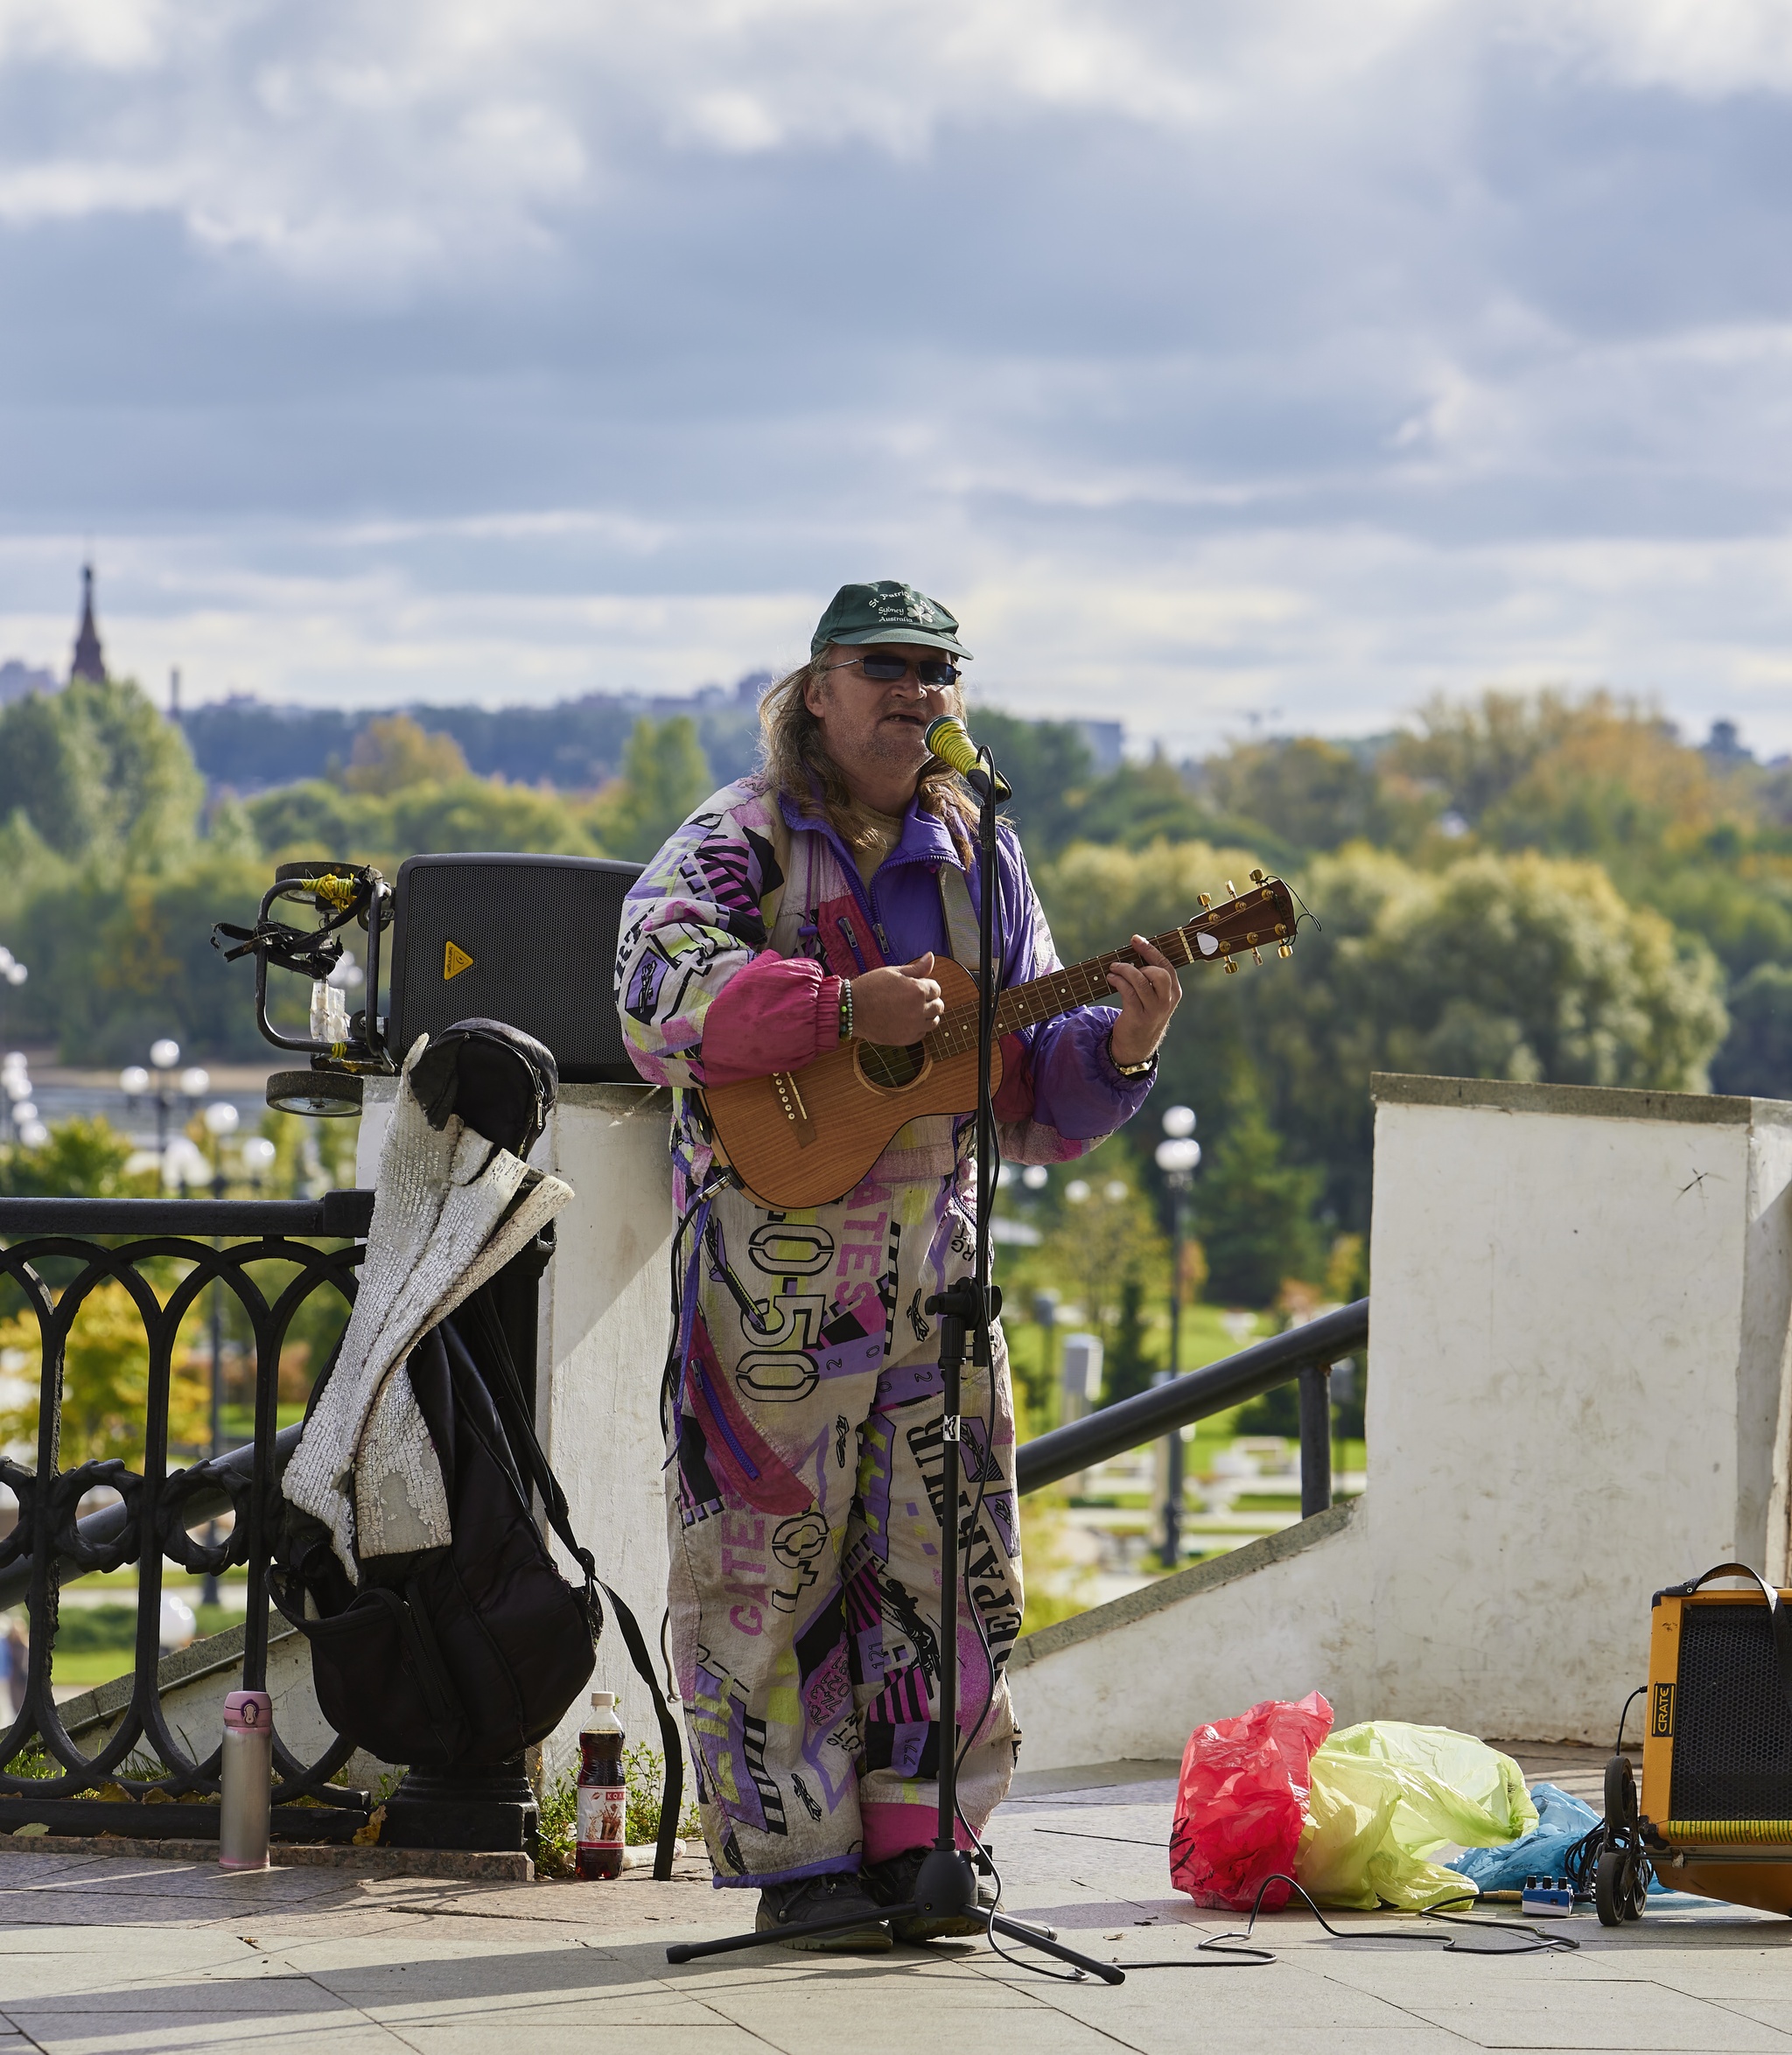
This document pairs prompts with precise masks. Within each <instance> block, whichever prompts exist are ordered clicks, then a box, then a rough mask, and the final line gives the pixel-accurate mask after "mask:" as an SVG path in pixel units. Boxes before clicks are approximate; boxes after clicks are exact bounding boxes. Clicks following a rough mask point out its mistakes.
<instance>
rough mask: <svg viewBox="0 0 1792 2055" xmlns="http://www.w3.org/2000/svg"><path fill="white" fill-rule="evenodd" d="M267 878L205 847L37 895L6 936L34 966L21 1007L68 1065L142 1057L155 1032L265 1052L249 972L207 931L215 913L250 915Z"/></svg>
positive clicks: (216, 1047) (200, 1052) (228, 1050)
mask: <svg viewBox="0 0 1792 2055" xmlns="http://www.w3.org/2000/svg"><path fill="white" fill-rule="evenodd" d="M267 883H268V878H267V868H266V865H265V864H264V863H259V862H256V863H244V862H242V861H241V860H236V861H233V860H231V859H229V858H213V857H210V856H206V857H204V858H202V859H201V860H200V861H197V862H194V863H190V864H189V865H187V866H186V868H184V869H182V870H178V871H175V872H172V873H170V874H166V875H157V874H154V873H144V874H136V873H133V874H132V875H130V876H129V877H127V878H125V879H124V880H123V882H122V883H114V882H113V881H112V880H111V879H110V878H109V877H105V876H103V875H95V874H94V873H93V872H91V871H85V872H83V873H82V874H81V876H80V877H77V878H75V879H74V880H73V881H72V882H70V883H67V884H62V885H59V886H56V887H53V888H52V889H49V890H47V891H41V892H39V893H38V895H37V897H36V898H33V899H32V900H31V902H30V904H29V905H27V907H26V908H25V915H24V919H22V920H21V921H20V922H19V923H18V928H19V935H20V939H19V940H17V941H15V943H14V944H13V947H15V949H16V950H17V953H18V954H19V955H20V956H22V957H23V958H24V960H25V961H26V962H27V963H28V964H29V965H30V966H31V982H29V983H28V984H26V985H25V986H24V987H23V988H21V989H20V992H19V994H18V998H19V999H20V1000H21V1001H22V1002H23V1004H22V1006H21V1007H20V1008H19V1012H20V1014H21V1016H22V1017H25V1018H27V1019H29V1020H30V1021H31V1024H33V1025H34V1026H35V1027H36V1028H37V1030H38V1032H40V1033H43V1034H45V1035H50V1036H53V1037H54V1038H55V1039H56V1041H57V1043H58V1045H59V1047H60V1049H61V1052H62V1054H63V1056H64V1058H65V1059H66V1060H68V1061H71V1062H88V1063H107V1064H112V1063H127V1062H130V1063H140V1062H141V1061H142V1060H143V1056H144V1051H145V1050H146V1049H147V1048H148V1047H149V1045H150V1044H151V1042H152V1041H154V1040H155V1039H156V1038H157V1037H158V1036H161V1035H172V1036H173V1037H174V1038H175V1039H176V1040H177V1041H178V1042H179V1044H180V1045H181V1046H182V1048H183V1049H185V1050H186V1051H187V1052H189V1053H190V1054H192V1055H194V1056H222V1055H237V1056H242V1057H252V1056H255V1055H259V1054H261V1053H262V1052H263V1051H264V1050H265V1049H266V1046H267V1045H266V1044H265V1043H264V1042H262V1039H261V1038H260V1037H259V1035H258V1034H257V1033H256V1031H255V999H254V993H255V981H254V977H253V975H251V974H250V973H249V970H248V966H247V964H245V963H241V962H239V963H234V964H229V963H226V962H225V961H224V959H223V957H222V956H221V954H219V953H218V951H216V950H215V949H214V948H213V947H212V946H211V934H212V925H213V923H214V921H218V920H228V921H235V922H236V923H238V924H240V925H244V926H246V925H248V924H249V923H250V922H252V921H253V920H254V919H255V913H256V911H257V909H258V908H259V906H260V904H261V898H262V892H263V891H265V890H266V887H267Z"/></svg>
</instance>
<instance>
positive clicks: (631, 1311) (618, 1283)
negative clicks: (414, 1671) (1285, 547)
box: [355, 1079, 674, 1768]
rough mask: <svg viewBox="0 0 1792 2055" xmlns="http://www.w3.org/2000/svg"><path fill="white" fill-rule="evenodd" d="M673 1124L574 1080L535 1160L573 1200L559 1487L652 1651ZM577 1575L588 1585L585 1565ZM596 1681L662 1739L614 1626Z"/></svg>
mask: <svg viewBox="0 0 1792 2055" xmlns="http://www.w3.org/2000/svg"><path fill="white" fill-rule="evenodd" d="M394 1091H395V1086H394V1084H393V1083H392V1081H391V1080H383V1079H381V1080H369V1081H368V1090H367V1108H366V1111H365V1113H364V1115H363V1116H362V1120H361V1131H360V1144H359V1154H358V1157H357V1160H356V1165H355V1176H356V1182H357V1183H359V1184H360V1185H372V1183H373V1182H374V1176H375V1173H376V1171H377V1170H378V1167H379V1152H380V1143H381V1140H382V1138H383V1136H384V1134H385V1129H386V1123H387V1121H388V1119H389V1118H390V1107H391V1101H392V1096H393V1094H394ZM670 1123H671V1098H670V1094H668V1093H665V1092H660V1091H655V1090H652V1089H650V1088H649V1087H647V1086H645V1085H563V1086H562V1087H561V1089H560V1101H559V1104H558V1106H557V1107H556V1109H555V1111H554V1113H553V1114H552V1115H551V1116H550V1117H549V1124H548V1131H547V1133H546V1134H545V1135H544V1136H542V1140H541V1142H540V1143H538V1144H537V1145H536V1148H535V1151H534V1153H533V1155H532V1157H531V1158H530V1160H531V1162H533V1163H535V1164H539V1165H540V1166H541V1167H542V1169H544V1170H551V1171H554V1172H555V1174H556V1176H559V1177H562V1178H565V1180H566V1182H567V1183H568V1184H569V1185H571V1186H572V1189H573V1191H574V1192H575V1194H576V1195H577V1196H576V1197H575V1198H574V1199H573V1202H572V1204H571V1205H570V1206H568V1207H567V1208H566V1210H565V1211H564V1212H563V1213H562V1214H561V1215H560V1217H559V1219H558V1220H557V1222H556V1234H557V1237H558V1250H557V1253H556V1255H555V1257H554V1260H553V1262H551V1263H550V1264H549V1267H548V1269H547V1271H546V1274H545V1275H544V1276H543V1277H542V1317H541V1330H540V1347H539V1352H538V1354H537V1357H536V1367H535V1422H536V1430H537V1432H538V1433H539V1434H540V1436H541V1439H542V1448H543V1449H544V1450H546V1451H547V1455H548V1459H549V1462H550V1463H551V1464H553V1465H554V1469H555V1471H556V1474H557V1476H558V1477H559V1478H560V1482H561V1484H562V1485H563V1487H564V1490H565V1492H566V1496H567V1499H568V1502H569V1505H570V1511H571V1515H572V1528H573V1532H574V1533H575V1534H577V1536H578V1538H579V1540H580V1541H582V1542H583V1543H584V1546H585V1547H586V1548H589V1549H590V1550H591V1554H592V1555H594V1556H595V1557H596V1559H597V1564H598V1575H599V1576H601V1577H602V1578H603V1580H604V1581H605V1583H608V1584H610V1585H613V1587H614V1588H615V1590H617V1592H618V1593H619V1594H620V1596H621V1597H623V1598H624V1599H626V1600H627V1604H628V1605H629V1607H630V1609H631V1610H632V1611H633V1612H634V1615H635V1618H637V1619H638V1620H639V1621H640V1622H641V1632H642V1633H643V1634H644V1635H645V1636H646V1638H647V1641H648V1647H649V1650H650V1651H651V1652H652V1653H653V1654H654V1656H655V1660H656V1661H657V1660H658V1653H659V1647H660V1619H661V1615H662V1612H663V1611H664V1610H665V1604H666V1527H665V1513H664V1505H665V1500H664V1495H663V1486H662V1475H661V1464H662V1462H663V1460H664V1454H665V1451H664V1448H663V1445H662V1440H661V1436H660V1429H659V1422H658V1417H657V1413H658V1404H659V1390H660V1373H661V1369H662V1365H663V1363H664V1360H665V1355H666V1350H667V1347H668V1346H669V1342H670V1339H671V1337H670V1333H669V1326H668V1318H669V1316H668V1291H669V1262H670V1257H671V1241H672V1229H673V1225H674V1223H673V1217H672V1181H671V1170H670V1164H669V1157H668V1155H667V1137H668V1134H669V1128H670ZM552 1545H553V1547H554V1548H555V1553H556V1555H563V1551H562V1550H561V1549H560V1548H559V1545H558V1543H557V1542H556V1543H553V1544H552ZM562 1567H563V1569H570V1566H569V1565H567V1564H566V1563H564V1562H563V1563H562ZM570 1575H571V1576H572V1577H573V1580H574V1581H575V1582H577V1581H578V1573H577V1570H576V1569H570ZM661 1683H662V1688H664V1683H665V1675H664V1672H663V1670H662V1672H661ZM591 1687H592V1688H593V1689H597V1688H601V1689H604V1690H613V1691H615V1692H616V1693H617V1694H618V1695H619V1696H620V1701H621V1703H620V1713H621V1717H622V1723H623V1726H624V1728H625V1729H626V1730H627V1733H628V1736H629V1738H630V1739H631V1741H635V1740H640V1741H646V1742H649V1743H651V1744H652V1745H653V1746H654V1747H655V1748H657V1747H658V1746H659V1727H658V1724H657V1723H656V1722H655V1718H654V1712H653V1702H652V1701H651V1699H650V1698H649V1697H648V1693H647V1690H646V1688H645V1687H644V1686H643V1685H642V1684H641V1681H640V1680H639V1679H638V1678H637V1677H636V1675H635V1673H634V1665H633V1664H632V1663H631V1662H630V1661H629V1660H628V1653H627V1650H626V1649H625V1648H624V1646H623V1644H622V1637H621V1634H620V1632H617V1631H616V1630H615V1629H614V1628H613V1627H610V1628H606V1632H605V1635H604V1638H603V1641H602V1644H601V1646H600V1647H599V1649H598V1667H597V1670H596V1672H595V1674H593V1676H592V1678H591ZM588 1710H589V1707H588V1703H587V1702H586V1701H585V1700H584V1698H581V1699H580V1701H579V1702H578V1703H577V1704H576V1705H574V1706H573V1707H572V1708H571V1709H570V1711H569V1712H568V1714H567V1716H566V1718H565V1719H564V1720H563V1722H562V1723H561V1725H560V1727H559V1729H558V1730H557V1731H556V1734H555V1735H554V1736H553V1737H551V1738H550V1739H549V1742H548V1743H547V1744H545V1747H546V1753H547V1756H548V1759H549V1763H550V1765H553V1766H554V1767H555V1768H564V1767H566V1766H567V1765H570V1763H571V1762H572V1761H573V1760H574V1759H575V1758H576V1756H577V1734H578V1730H579V1728H580V1727H581V1726H582V1725H583V1724H584V1715H585V1714H586V1712H587V1711H588Z"/></svg>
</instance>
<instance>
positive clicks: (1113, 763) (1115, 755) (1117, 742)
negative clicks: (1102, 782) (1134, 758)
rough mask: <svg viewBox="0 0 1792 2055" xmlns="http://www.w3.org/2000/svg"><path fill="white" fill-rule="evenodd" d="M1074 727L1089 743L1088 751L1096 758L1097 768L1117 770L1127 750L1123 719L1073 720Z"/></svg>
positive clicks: (1100, 769)
mask: <svg viewBox="0 0 1792 2055" xmlns="http://www.w3.org/2000/svg"><path fill="white" fill-rule="evenodd" d="M1070 725H1071V726H1072V727H1073V728H1075V730H1077V732H1078V733H1079V734H1080V735H1081V736H1082V739H1083V740H1084V741H1085V742H1086V743H1088V744H1089V754H1090V756H1092V757H1093V758H1095V762H1096V770H1097V771H1100V772H1109V771H1117V770H1118V769H1119V768H1120V765H1121V762H1122V760H1123V758H1124V756H1125V752H1126V726H1125V723H1124V722H1122V721H1073V722H1072V723H1070Z"/></svg>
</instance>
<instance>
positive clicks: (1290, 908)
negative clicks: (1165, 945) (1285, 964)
mask: <svg viewBox="0 0 1792 2055" xmlns="http://www.w3.org/2000/svg"><path fill="white" fill-rule="evenodd" d="M1226 892H1227V897H1226V898H1223V899H1222V900H1221V901H1220V902H1219V903H1218V905H1215V903H1214V901H1213V900H1212V899H1211V898H1209V897H1208V894H1207V893H1206V892H1203V893H1202V894H1201V912H1199V913H1197V914H1196V915H1195V917H1194V919H1193V920H1191V921H1188V922H1187V924H1186V925H1185V926H1181V927H1179V928H1178V929H1177V930H1176V933H1177V935H1178V936H1179V937H1180V940H1181V942H1182V945H1183V947H1184V949H1185V950H1186V951H1187V961H1188V962H1190V963H1201V962H1216V961H1217V962H1222V963H1223V964H1224V965H1225V966H1226V968H1227V969H1228V971H1236V969H1237V968H1238V961H1237V959H1238V956H1239V954H1240V953H1241V952H1242V951H1243V950H1245V949H1249V950H1250V954H1251V960H1252V961H1253V962H1257V963H1261V962H1262V961H1263V955H1262V951H1263V950H1264V949H1265V948H1267V947H1270V946H1271V944H1274V946H1275V948H1276V953H1277V954H1278V955H1282V956H1292V954H1294V929H1295V913H1294V895H1293V893H1292V892H1291V891H1289V889H1288V887H1287V886H1286V885H1285V884H1283V882H1282V880H1281V879H1280V878H1279V877H1264V874H1263V872H1262V871H1261V870H1253V871H1252V872H1251V874H1250V884H1249V886H1248V887H1247V888H1246V889H1245V891H1243V893H1241V892H1240V891H1238V888H1237V887H1236V885H1235V884H1233V883H1232V881H1231V880H1230V879H1228V880H1227V881H1226ZM1168 953H1169V954H1171V955H1174V954H1175V952H1174V951H1173V950H1172V951H1170V952H1168Z"/></svg>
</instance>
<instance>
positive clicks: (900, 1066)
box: [858, 1042, 927, 1092]
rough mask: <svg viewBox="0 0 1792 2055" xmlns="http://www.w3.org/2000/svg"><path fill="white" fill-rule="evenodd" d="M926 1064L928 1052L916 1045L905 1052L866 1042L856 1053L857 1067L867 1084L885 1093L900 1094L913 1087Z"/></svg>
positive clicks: (914, 1043)
mask: <svg viewBox="0 0 1792 2055" xmlns="http://www.w3.org/2000/svg"><path fill="white" fill-rule="evenodd" d="M926 1063H927V1051H926V1050H925V1049H924V1048H923V1047H922V1046H921V1044H920V1043H919V1042H912V1043H910V1045H908V1047H907V1048H906V1049H893V1048H889V1047H886V1045H884V1044H883V1043H881V1042H867V1043H866V1044H865V1046H864V1048H862V1049H861V1050H860V1051H859V1052H858V1066H859V1068H860V1069H861V1070H862V1071H863V1072H864V1073H865V1080H866V1082H867V1083H868V1084H872V1085H880V1086H882V1087H883V1088H884V1089H885V1090H886V1091H887V1092H894V1091H900V1088H901V1087H903V1086H904V1085H912V1084H913V1083H914V1080H916V1079H917V1078H918V1077H919V1076H920V1075H921V1071H922V1069H923V1068H924V1067H925V1066H926Z"/></svg>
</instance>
